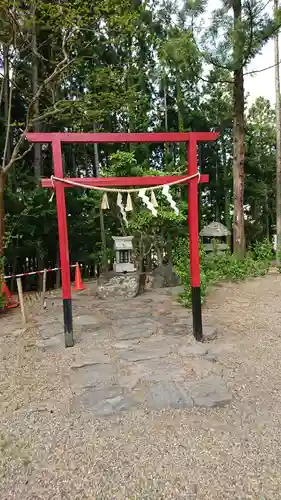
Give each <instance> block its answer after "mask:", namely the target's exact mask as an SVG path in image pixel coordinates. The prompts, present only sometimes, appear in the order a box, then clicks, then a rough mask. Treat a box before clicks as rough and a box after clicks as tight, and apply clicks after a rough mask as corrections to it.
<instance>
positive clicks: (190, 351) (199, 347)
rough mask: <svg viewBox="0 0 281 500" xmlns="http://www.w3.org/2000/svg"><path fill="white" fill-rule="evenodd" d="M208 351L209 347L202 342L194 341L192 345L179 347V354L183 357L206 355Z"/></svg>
mask: <svg viewBox="0 0 281 500" xmlns="http://www.w3.org/2000/svg"><path fill="white" fill-rule="evenodd" d="M207 352H208V347H206V345H205V344H202V343H201V342H194V343H193V344H191V345H185V346H182V347H181V348H180V349H179V354H180V356H182V357H183V358H196V357H199V356H204V355H205V354H207Z"/></svg>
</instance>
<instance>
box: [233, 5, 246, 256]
mask: <svg viewBox="0 0 281 500" xmlns="http://www.w3.org/2000/svg"><path fill="white" fill-rule="evenodd" d="M233 13H234V29H235V28H237V27H238V24H239V23H240V22H241V17H242V3H241V0H234V1H233ZM236 43H237V42H236ZM239 50H240V47H234V51H235V52H238V51H239ZM242 58H243V54H241V57H238V60H237V61H236V65H237V69H235V70H234V82H233V105H234V106H233V108H234V120H233V204H234V214H233V215H234V221H233V250H234V252H235V253H236V255H238V256H239V257H243V256H244V254H245V228H244V163H245V116H244V75H243V61H242Z"/></svg>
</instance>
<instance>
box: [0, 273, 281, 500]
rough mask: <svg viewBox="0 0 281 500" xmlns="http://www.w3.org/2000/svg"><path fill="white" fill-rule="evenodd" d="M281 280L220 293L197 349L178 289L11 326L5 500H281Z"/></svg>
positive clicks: (2, 368)
mask: <svg viewBox="0 0 281 500" xmlns="http://www.w3.org/2000/svg"><path fill="white" fill-rule="evenodd" d="M280 297H281V277H280V276H279V275H277V274H270V275H268V276H267V277H264V278H257V279H254V280H250V281H248V282H245V283H240V284H224V285H223V286H220V287H218V288H216V289H214V290H213V291H212V292H211V293H210V295H209V297H208V300H207V303H206V305H205V306H204V323H205V324H208V325H212V326H213V327H215V328H216V329H217V332H218V335H217V338H216V339H215V340H212V341H210V342H208V343H206V344H204V345H203V346H201V347H199V348H198V347H197V346H196V345H195V344H194V342H193V340H192V335H191V317H190V312H189V311H187V310H184V309H182V308H181V307H180V306H179V305H177V303H176V301H175V298H174V296H173V295H172V293H171V291H169V290H162V291H157V292H156V291H151V292H147V293H145V294H144V295H143V296H141V297H137V298H136V299H131V300H129V301H126V302H125V303H124V302H120V301H116V302H113V301H100V300H98V299H97V298H96V297H94V296H93V295H91V288H90V289H88V291H87V292H83V293H82V294H81V295H75V299H74V301H73V305H74V320H75V322H74V324H75V331H76V344H75V346H74V348H72V349H64V347H63V342H61V340H62V335H61V333H60V332H61V315H62V311H61V302H60V300H58V299H57V298H54V299H53V300H51V299H48V307H47V310H46V311H41V310H40V307H39V305H37V306H36V305H35V306H33V307H32V308H30V312H29V317H30V318H31V321H30V323H29V324H28V328H27V330H24V329H23V328H22V325H21V323H20V313H19V311H18V310H15V311H11V313H9V314H8V315H7V316H6V317H1V318H0V339H1V343H0V360H1V364H0V498H1V500H2V499H3V500H8V499H21V500H37V499H44V500H51V499H52V500H61V499H71V500H78V499H79V500H80V499H81V500H86V499H91V500H102V499H106V500H113V499H114V500H121V499H122V500H125V499H126V500H127V499H128V500H129V499H135V500H145V499H153V500H160V499H163V500H164V499H173V500H178V499H196V500H197V499H198V500H215V499H216V500H222V499H224V500H226V499H231V500H236V499H243V500H246V499H257V500H269V499H274V500H279V499H280V498H281V467H280V460H281V434H280V428H281V384H280V366H281V365H280V359H281V322H280V316H281V314H280Z"/></svg>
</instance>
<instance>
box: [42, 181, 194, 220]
mask: <svg viewBox="0 0 281 500" xmlns="http://www.w3.org/2000/svg"><path fill="white" fill-rule="evenodd" d="M196 177H197V178H198V183H199V182H200V172H196V174H193V175H189V176H187V177H183V178H182V179H176V180H175V181H172V182H169V183H167V184H158V185H157V186H148V187H143V188H129V189H124V188H123V189H118V188H106V187H99V186H88V185H86V184H83V182H79V181H78V182H77V181H71V180H69V179H65V178H64V179H62V178H59V177H55V176H54V175H52V176H51V181H52V185H53V188H54V187H55V186H54V181H58V182H63V183H64V184H69V185H70V186H76V187H79V188H83V189H93V190H95V191H104V192H105V194H104V198H106V199H103V200H102V206H104V207H103V208H104V209H106V208H109V205H108V201H107V195H106V193H117V206H118V207H119V209H120V212H121V215H122V217H123V221H124V223H125V224H126V226H128V220H127V215H126V212H128V211H132V200H131V198H130V199H129V197H130V193H138V196H139V198H141V200H142V202H143V203H144V205H146V207H147V208H148V210H150V211H151V213H152V215H153V216H154V217H157V215H158V213H157V209H156V207H157V201H156V198H155V195H153V193H154V191H155V190H156V189H162V194H163V195H164V196H165V197H166V199H167V201H168V203H169V204H170V207H171V208H172V210H174V212H175V214H176V215H177V216H178V215H179V209H178V208H177V206H176V202H175V201H174V200H173V198H172V195H171V194H170V192H169V189H170V186H176V185H178V184H183V183H184V182H186V181H190V180H192V179H195V178H196ZM146 191H151V193H152V195H151V196H152V198H151V200H150V199H149V198H148V196H147V194H146ZM121 193H127V205H126V207H125V206H124V204H123V200H122V195H121ZM153 198H154V199H153Z"/></svg>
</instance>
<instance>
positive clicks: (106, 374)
mask: <svg viewBox="0 0 281 500" xmlns="http://www.w3.org/2000/svg"><path fill="white" fill-rule="evenodd" d="M71 372H72V373H71V383H72V385H74V386H79V387H84V388H86V387H97V386H101V385H108V382H109V381H111V382H112V381H113V380H115V379H116V369H115V368H114V366H112V365H111V364H100V363H89V364H84V365H81V366H72V367H71Z"/></svg>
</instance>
